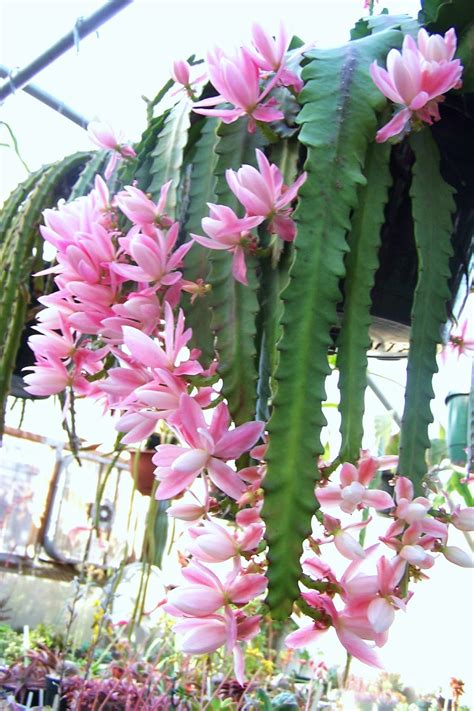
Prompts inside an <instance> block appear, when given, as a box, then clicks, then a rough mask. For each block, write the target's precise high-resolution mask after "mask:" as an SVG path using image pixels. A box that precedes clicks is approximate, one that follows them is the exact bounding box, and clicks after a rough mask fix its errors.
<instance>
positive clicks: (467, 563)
mask: <svg viewBox="0 0 474 711" xmlns="http://www.w3.org/2000/svg"><path fill="white" fill-rule="evenodd" d="M441 552H442V554H443V555H444V557H445V558H446V559H447V560H449V561H450V563H454V564H455V565H460V566H461V567H462V568H474V559H473V557H472V555H469V553H466V551H463V550H461V548H458V547H457V546H444V547H443V548H442V549H441Z"/></svg>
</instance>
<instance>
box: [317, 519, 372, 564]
mask: <svg viewBox="0 0 474 711" xmlns="http://www.w3.org/2000/svg"><path fill="white" fill-rule="evenodd" d="M370 520H371V519H367V521H361V522H360V523H351V524H349V526H344V528H342V527H341V522H340V520H339V519H338V518H333V517H332V516H328V514H324V527H325V529H326V531H327V533H328V534H329V535H330V536H333V539H332V540H333V543H334V545H335V546H336V548H337V550H338V551H339V553H340V554H341V555H343V556H344V558H349V560H358V559H359V558H365V555H366V554H365V551H364V549H363V548H362V546H361V545H360V543H358V542H357V541H356V540H355V538H352V536H351V535H350V534H349V533H346V531H347V529H349V528H356V529H359V528H365V526H367V525H368V524H369V523H370ZM328 542H329V541H324V543H328Z"/></svg>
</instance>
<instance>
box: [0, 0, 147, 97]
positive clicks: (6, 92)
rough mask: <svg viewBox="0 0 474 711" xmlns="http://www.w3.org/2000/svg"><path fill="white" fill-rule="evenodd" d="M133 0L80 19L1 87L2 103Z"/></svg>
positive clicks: (115, 0)
mask: <svg viewBox="0 0 474 711" xmlns="http://www.w3.org/2000/svg"><path fill="white" fill-rule="evenodd" d="M132 2H133V0H109V2H107V3H106V4H105V5H103V6H102V7H101V8H99V9H98V10H96V12H94V13H93V14H92V15H90V16H89V17H86V18H85V19H83V18H79V19H78V20H77V21H76V24H75V25H74V29H73V30H72V31H71V32H68V34H67V35H65V36H64V37H62V38H61V39H60V40H58V41H57V42H56V43H55V44H53V46H52V47H50V48H49V49H47V50H46V52H43V54H41V55H40V56H39V57H37V58H36V59H34V60H33V61H32V62H31V63H30V64H28V65H27V66H26V67H24V68H23V69H19V70H18V71H17V72H15V74H14V76H13V77H12V76H11V75H10V76H9V78H8V80H7V81H5V82H4V83H3V84H2V85H1V86H0V102H2V101H4V100H5V99H6V98H7V97H8V96H10V95H11V94H13V93H14V92H15V91H16V90H17V89H22V88H23V87H24V86H26V84H28V83H29V81H30V80H31V79H32V78H33V77H34V76H35V75H36V74H38V73H39V72H41V71H42V70H43V69H44V68H45V67H47V66H48V65H49V64H51V63H52V62H54V61H55V60H56V59H57V58H58V57H60V56H61V55H62V54H64V52H66V51H67V50H68V49H71V47H74V46H75V45H77V42H78V41H79V40H81V39H83V38H84V37H87V35H89V34H90V33H91V32H94V30H96V29H97V28H98V27H100V26H101V25H103V24H104V22H107V20H110V18H111V17H113V16H114V15H116V14H117V13H118V12H120V10H123V8H124V7H126V6H127V5H130V4H131V3H132Z"/></svg>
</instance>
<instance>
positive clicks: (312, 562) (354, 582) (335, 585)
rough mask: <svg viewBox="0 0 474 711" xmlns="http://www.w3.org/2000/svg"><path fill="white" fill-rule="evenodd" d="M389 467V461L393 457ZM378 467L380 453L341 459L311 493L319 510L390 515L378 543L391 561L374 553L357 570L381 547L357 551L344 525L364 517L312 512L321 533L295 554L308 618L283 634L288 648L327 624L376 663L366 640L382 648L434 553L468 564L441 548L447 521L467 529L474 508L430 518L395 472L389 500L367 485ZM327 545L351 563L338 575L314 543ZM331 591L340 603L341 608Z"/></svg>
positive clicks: (472, 525)
mask: <svg viewBox="0 0 474 711" xmlns="http://www.w3.org/2000/svg"><path fill="white" fill-rule="evenodd" d="M388 464H389V465H390V464H391V465H392V466H393V464H394V462H393V461H392V462H388ZM379 466H384V467H387V461H386V458H382V461H378V460H376V459H373V458H370V457H364V458H362V459H361V460H360V462H359V467H358V468H356V467H354V466H353V465H351V464H347V463H346V464H344V465H343V466H342V467H341V469H340V484H339V486H336V485H332V484H329V485H326V486H323V487H321V488H319V487H318V488H317V489H316V496H317V498H318V500H319V502H320V504H321V506H322V507H323V509H324V508H326V507H327V506H338V507H339V508H340V509H341V511H342V512H343V513H345V514H350V515H352V514H353V513H354V512H355V511H356V510H358V509H363V508H369V507H372V508H375V509H376V510H383V511H384V512H387V513H388V512H389V514H390V517H391V519H392V522H391V523H390V526H389V528H388V530H387V532H386V533H385V535H384V536H381V537H380V542H381V543H384V544H385V545H386V546H387V547H388V548H389V549H392V550H394V551H395V553H396V554H395V556H393V557H390V558H389V557H387V555H386V553H382V554H379V556H378V559H377V560H376V562H375V565H373V567H374V568H375V571H374V572H373V573H371V574H367V573H364V572H361V566H362V565H364V564H365V562H366V561H370V560H372V561H373V560H374V558H375V556H376V554H377V551H378V549H379V545H380V544H378V543H376V544H374V545H372V546H369V547H368V548H366V549H364V548H363V547H362V545H361V544H360V543H359V542H358V541H357V540H355V539H354V538H353V537H352V536H351V534H350V533H348V530H349V529H351V528H352V529H363V528H365V527H366V526H367V525H368V524H369V523H370V518H368V519H367V520H365V521H364V520H363V521H361V522H358V523H353V524H349V525H347V526H344V527H343V526H342V523H341V520H340V519H337V518H333V517H332V516H329V515H327V514H324V513H322V512H319V515H318V519H319V521H320V522H321V525H322V528H323V530H324V535H323V537H322V538H317V537H316V535H317V533H314V534H313V537H312V538H311V539H310V540H309V544H308V551H307V553H305V555H304V556H303V559H302V569H303V573H304V577H303V578H302V584H303V588H304V589H303V590H302V592H301V597H302V603H301V605H300V609H301V611H302V612H304V614H305V615H307V616H309V617H310V618H312V619H313V622H312V623H311V624H310V625H308V626H304V627H302V628H301V629H299V630H297V631H296V632H292V633H291V634H290V635H289V636H288V637H287V638H286V644H287V646H288V647H290V648H297V647H304V646H306V645H308V644H311V643H312V642H314V641H315V640H317V639H318V637H319V636H320V635H321V634H322V633H323V632H325V631H327V630H328V629H329V628H330V627H333V628H334V630H335V632H336V634H337V636H338V638H339V641H340V642H341V644H342V645H343V646H344V647H345V649H346V650H347V652H348V653H349V654H351V655H352V656H353V657H355V658H357V659H359V660H361V661H362V662H365V663H366V664H370V665H372V666H381V664H380V661H379V658H378V656H377V654H376V652H375V650H374V648H373V645H374V646H375V647H381V646H383V645H384V644H385V643H386V641H387V638H388V631H389V628H390V626H391V625H392V623H393V621H394V619H395V613H396V611H397V610H400V609H401V610H405V609H406V605H407V603H408V602H409V600H410V599H411V597H412V595H413V592H412V591H410V590H409V589H408V588H409V582H410V581H411V580H415V581H416V580H417V579H419V578H422V577H426V575H425V574H424V573H423V572H422V571H423V570H425V569H427V568H431V567H432V566H433V565H434V563H435V557H434V556H433V553H436V552H439V553H442V554H443V555H444V556H445V557H446V558H447V559H448V560H449V561H451V562H452V563H455V564H457V565H460V566H463V567H471V566H472V565H473V562H472V560H471V556H469V555H468V554H467V553H465V552H464V551H463V550H461V549H459V548H457V547H456V546H448V545H447V538H448V525H447V524H448V522H451V523H452V524H453V525H454V526H455V527H456V528H459V529H461V530H464V531H467V530H474V511H473V510H472V509H462V510H459V509H456V510H455V511H453V513H452V514H450V515H449V514H444V513H442V512H441V513H440V514H439V515H438V517H435V516H433V515H431V513H430V509H431V504H430V502H429V500H428V499H427V498H425V497H422V496H418V497H416V498H414V494H413V485H412V483H411V482H410V480H409V479H407V478H406V477H401V476H398V477H396V480H395V487H394V494H395V500H393V499H392V497H391V496H390V495H389V494H388V493H386V492H384V491H381V490H377V489H373V488H367V487H368V486H369V485H370V484H371V482H372V480H373V479H374V476H375V473H376V470H377V468H378V467H379ZM441 519H444V520H441ZM329 542H332V543H334V545H335V547H336V549H337V550H338V552H339V553H340V554H341V555H342V556H344V557H345V558H346V559H349V560H350V561H351V563H350V564H349V566H348V567H347V568H346V570H345V571H344V572H343V574H342V575H341V576H340V577H338V576H337V575H336V574H335V573H334V572H333V570H332V569H331V567H330V566H329V565H327V564H326V563H324V562H323V560H322V552H321V546H322V545H323V544H326V543H329ZM336 596H337V598H338V599H339V600H340V602H341V603H342V607H340V609H338V607H337V606H336V602H335V600H336ZM368 641H369V642H372V643H373V645H369V644H368V643H367V642H368Z"/></svg>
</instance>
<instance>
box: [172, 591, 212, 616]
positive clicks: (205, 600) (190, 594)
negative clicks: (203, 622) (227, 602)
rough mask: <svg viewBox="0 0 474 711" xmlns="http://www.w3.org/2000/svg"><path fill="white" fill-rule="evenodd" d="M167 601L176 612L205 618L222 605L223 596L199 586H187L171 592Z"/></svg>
mask: <svg viewBox="0 0 474 711" xmlns="http://www.w3.org/2000/svg"><path fill="white" fill-rule="evenodd" d="M168 600H169V602H170V603H171V605H173V606H174V607H177V608H178V610H181V612H184V613H185V614H186V615H192V616H193V617H206V616H207V615H210V614H212V613H213V612H216V610H218V609H219V608H220V607H222V605H223V604H224V595H223V593H222V592H221V591H219V590H214V589H212V588H209V587H203V586H200V585H187V586H186V587H179V588H175V589H174V590H171V591H170V592H169V593H168Z"/></svg>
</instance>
